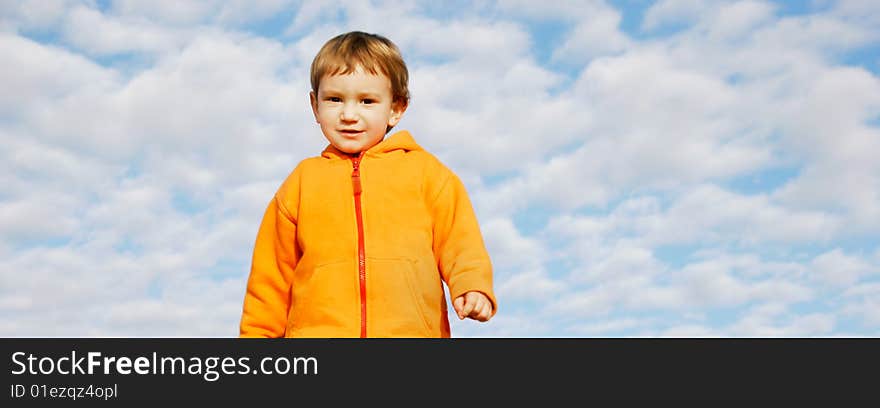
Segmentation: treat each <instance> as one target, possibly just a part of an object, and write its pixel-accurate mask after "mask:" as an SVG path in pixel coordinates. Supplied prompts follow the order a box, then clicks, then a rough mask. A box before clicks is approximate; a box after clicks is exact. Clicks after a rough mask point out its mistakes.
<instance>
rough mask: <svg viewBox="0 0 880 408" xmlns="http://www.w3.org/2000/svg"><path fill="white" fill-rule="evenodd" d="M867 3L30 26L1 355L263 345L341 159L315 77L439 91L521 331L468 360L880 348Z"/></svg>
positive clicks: (6, 240) (619, 4)
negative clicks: (324, 184) (248, 336)
mask: <svg viewBox="0 0 880 408" xmlns="http://www.w3.org/2000/svg"><path fill="white" fill-rule="evenodd" d="M877 27H880V6H878V5H877V3H876V2H873V1H867V0H840V1H832V0H816V1H809V2H770V1H757V0H748V1H727V0H707V1H691V0H660V1H648V0H617V1H602V0H585V1H574V2H531V1H524V0H522V1H520V0H510V1H501V0H499V1H488V2H483V1H480V2H470V1H456V2H440V3H437V2H427V1H387V2H374V1H352V2H334V1H314V2H313V1H308V2H297V1H289V0H265V1H220V0H203V1H191V2H172V1H168V2H165V1H159V2H156V1H140V0H124V1H97V2H96V1H77V0H67V1H65V0H58V1H19V2H7V3H4V4H3V5H2V6H0V55H2V57H3V60H4V64H2V65H3V67H0V87H2V89H4V90H5V91H4V92H3V93H2V95H0V138H2V140H3V143H2V146H0V167H2V170H3V171H2V173H0V174H2V176H0V177H2V178H0V183H2V185H3V186H4V189H3V191H0V282H2V285H0V317H2V319H0V335H4V336H133V337H140V336H145V337H166V336H170V337H174V336H217V337H230V336H235V335H237V330H238V320H239V318H240V312H241V301H242V299H243V296H244V287H245V281H246V279H247V274H248V270H249V266H250V265H249V263H250V256H251V251H252V249H253V240H254V238H255V234H256V229H257V226H258V224H259V221H260V217H261V216H262V211H263V209H264V208H265V205H266V203H267V202H268V200H269V199H270V197H271V196H272V194H273V192H274V191H275V189H277V187H278V185H279V184H280V183H281V181H282V180H283V179H284V177H285V176H286V175H287V174H288V173H289V171H290V170H291V169H292V168H293V167H294V166H295V165H296V163H297V162H298V161H299V160H302V159H303V158H306V157H309V156H313V155H316V154H318V153H319V152H320V150H321V149H322V148H323V147H324V145H325V144H326V142H325V140H324V139H323V137H322V136H321V134H320V130H319V128H318V127H317V125H316V124H315V123H314V120H313V118H312V117H311V113H310V111H309V108H308V104H307V101H308V91H309V85H308V66H309V64H310V63H311V58H312V57H313V56H314V54H315V53H316V52H317V50H318V48H319V47H320V46H321V45H322V44H323V43H324V42H325V41H326V40H327V39H329V38H330V37H332V36H334V35H336V34H338V33H341V32H344V31H348V30H355V29H356V30H363V31H368V32H374V33H379V34H383V35H386V36H388V37H389V38H391V39H392V40H393V41H395V42H396V43H397V44H398V45H399V46H400V48H401V50H402V52H403V54H404V58H405V59H406V60H407V63H408V65H409V68H410V74H411V83H410V88H411V91H412V95H413V99H412V104H411V106H410V108H409V109H408V111H407V113H406V115H405V116H404V119H403V121H402V122H401V124H400V125H399V127H401V128H404V129H408V130H410V131H411V132H412V134H413V135H414V136H415V138H416V140H417V141H418V142H419V143H420V144H421V145H422V146H424V147H426V148H427V149H429V150H430V151H432V152H433V153H435V155H437V156H438V157H439V158H440V159H441V160H442V161H443V162H444V163H446V164H447V165H448V166H449V167H451V168H452V169H453V170H454V171H456V172H457V173H458V174H459V176H460V177H461V178H462V180H463V181H464V183H465V185H466V187H467V189H468V191H469V193H470V195H471V199H472V201H473V203H474V207H475V209H476V211H477V215H478V218H479V220H480V223H481V228H482V230H483V234H484V238H485V240H486V244H487V247H488V249H489V251H490V256H491V257H492V260H493V265H494V267H495V288H496V294H497V296H498V300H499V303H500V308H499V313H498V314H497V315H496V316H495V318H493V319H492V320H491V321H490V322H488V323H476V322H473V321H463V322H462V321H457V319H452V324H453V327H452V330H453V336H456V337H475V336H476V337H510V336H515V337H629V336H636V337H643V336H644V337H681V336H687V337H689V336H698V337H703V336H709V337H716V336H717V337H755V336H757V337H814V336H817V337H834V336H870V337H873V336H877V335H878V334H880V160H877V159H876V157H878V156H880V78H878V75H880V30H878V28H877Z"/></svg>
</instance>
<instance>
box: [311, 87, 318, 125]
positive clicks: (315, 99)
mask: <svg viewBox="0 0 880 408" xmlns="http://www.w3.org/2000/svg"><path fill="white" fill-rule="evenodd" d="M309 105H312V114H314V115H315V122H318V97H317V95H315V91H310V92H309Z"/></svg>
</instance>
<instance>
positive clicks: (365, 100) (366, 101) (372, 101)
mask: <svg viewBox="0 0 880 408" xmlns="http://www.w3.org/2000/svg"><path fill="white" fill-rule="evenodd" d="M364 103H365V104H368V105H369V104H371V103H376V101H375V100H373V99H364Z"/></svg>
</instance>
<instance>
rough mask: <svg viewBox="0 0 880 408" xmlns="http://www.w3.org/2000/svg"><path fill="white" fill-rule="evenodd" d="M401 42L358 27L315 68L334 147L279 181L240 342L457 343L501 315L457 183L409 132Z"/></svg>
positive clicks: (318, 102) (335, 42)
mask: <svg viewBox="0 0 880 408" xmlns="http://www.w3.org/2000/svg"><path fill="white" fill-rule="evenodd" d="M407 81H408V72H407V68H406V65H405V64H404V62H403V59H402V57H401V55H400V51H399V50H398V49H397V47H396V46H395V45H394V44H393V43H392V42H391V41H389V40H388V39H387V38H384V37H382V36H379V35H374V34H367V33H363V32H357V31H355V32H350V33H346V34H342V35H339V36H337V37H335V38H333V39H331V40H330V41H328V42H327V43H326V44H325V45H324V46H323V47H322V48H321V50H320V51H319V52H318V54H317V55H316V56H315V59H314V60H313V61H312V67H311V83H312V91H311V92H310V93H309V99H310V102H311V106H312V111H313V113H314V115H315V120H316V121H317V123H318V124H319V125H320V127H321V132H322V133H323V134H324V137H326V138H327V140H328V141H329V142H330V144H329V145H328V146H327V148H325V149H324V151H323V152H322V154H321V156H319V157H312V158H308V159H305V160H303V161H302V162H300V163H299V165H298V166H297V167H296V168H295V169H294V170H293V172H292V173H291V174H290V175H289V176H288V177H287V179H286V180H285V181H284V183H282V185H281V187H280V188H279V189H278V191H277V192H276V194H275V196H274V197H273V199H272V200H271V202H270V203H269V206H268V208H267V209H266V212H265V215H264V216H263V221H262V223H261V225H260V229H259V232H258V234H257V240H256V244H255V247H254V256H253V263H252V266H251V272H250V277H249V279H248V284H247V293H246V295H245V299H244V305H243V308H242V310H243V313H242V317H241V326H240V336H241V337H282V336H283V337H358V336H360V337H368V336H369V337H450V330H449V320H448V318H447V316H446V312H447V307H446V299H445V294H444V289H443V284H442V283H441V279H442V281H443V282H446V284H447V285H448V287H449V291H450V296H451V298H452V299H454V300H453V302H452V303H453V307H454V309H455V311H456V313H457V315H458V317H459V319H464V318H466V317H467V318H471V319H474V320H478V321H482V322H485V321H487V320H489V319H490V318H491V317H492V316H493V315H494V314H495V312H496V307H497V306H496V300H495V296H494V293H493V290H492V265H491V263H490V260H489V255H488V253H487V252H486V249H485V246H484V244H483V239H482V236H481V235H480V230H479V226H478V224H477V219H476V217H475V215H474V212H473V208H472V207H471V203H470V201H469V199H468V196H467V193H466V192H465V189H464V186H463V184H462V183H461V181H460V180H459V179H458V177H457V176H456V175H455V174H453V173H452V171H450V170H449V169H448V168H446V167H445V166H444V165H443V164H442V163H440V161H438V160H437V159H436V158H435V157H434V156H432V155H431V154H429V153H428V152H426V151H425V150H424V149H422V148H421V147H419V145H417V144H416V142H415V140H413V138H412V136H411V135H410V134H409V133H408V132H406V131H399V132H396V133H394V134H392V135H391V136H389V137H387V138H386V137H385V135H386V134H387V133H388V132H389V131H390V130H391V128H393V127H394V126H395V125H397V123H398V122H399V121H400V118H401V117H402V115H403V113H404V111H406V108H407V106H408V104H409V91H408V89H407Z"/></svg>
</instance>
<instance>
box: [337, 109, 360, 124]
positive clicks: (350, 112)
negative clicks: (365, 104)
mask: <svg viewBox="0 0 880 408" xmlns="http://www.w3.org/2000/svg"><path fill="white" fill-rule="evenodd" d="M339 118H340V119H341V120H344V121H352V120H355V119H356V118H357V117H356V115H355V112H354V107H353V106H351V105H345V106H343V107H342V112H341V113H340V115H339Z"/></svg>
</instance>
